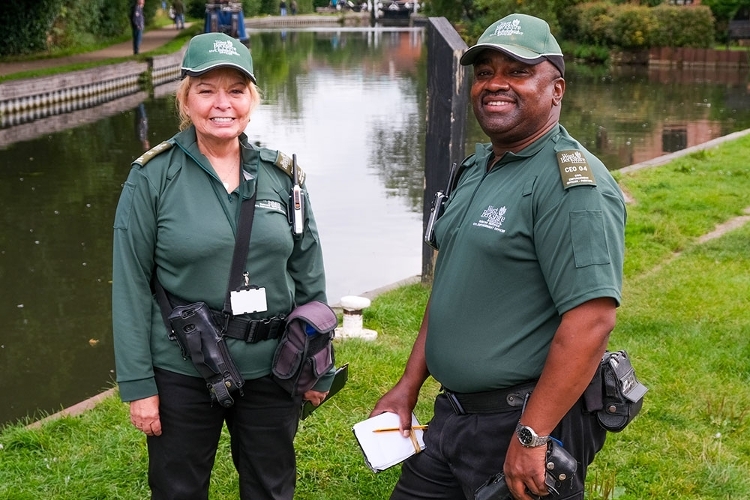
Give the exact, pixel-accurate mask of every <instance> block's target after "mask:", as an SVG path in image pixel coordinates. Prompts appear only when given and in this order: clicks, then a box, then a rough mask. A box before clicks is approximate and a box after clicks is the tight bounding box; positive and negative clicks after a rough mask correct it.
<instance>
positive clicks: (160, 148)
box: [133, 141, 173, 167]
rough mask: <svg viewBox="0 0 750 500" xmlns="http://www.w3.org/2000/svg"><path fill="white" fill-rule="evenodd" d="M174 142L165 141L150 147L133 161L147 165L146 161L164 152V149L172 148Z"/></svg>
mask: <svg viewBox="0 0 750 500" xmlns="http://www.w3.org/2000/svg"><path fill="white" fill-rule="evenodd" d="M172 146H173V144H172V142H171V141H164V142H162V143H161V144H158V145H156V146H154V147H153V148H151V149H149V150H148V151H146V152H145V153H143V154H142V155H141V156H139V157H138V158H136V159H135V161H134V162H133V163H137V164H139V165H140V166H142V167H143V166H145V165H146V163H148V162H149V161H151V159H152V158H154V157H155V156H157V155H159V154H160V153H163V152H164V151H167V150H168V149H172Z"/></svg>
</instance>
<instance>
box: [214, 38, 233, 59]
mask: <svg viewBox="0 0 750 500" xmlns="http://www.w3.org/2000/svg"><path fill="white" fill-rule="evenodd" d="M213 52H218V53H219V54H224V55H227V56H237V57H239V56H240V54H239V52H237V49H236V48H235V46H234V45H233V44H232V42H229V41H223V40H215V41H214V48H213V50H209V51H208V53H209V54H211V53H213Z"/></svg>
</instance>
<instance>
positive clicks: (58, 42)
mask: <svg viewBox="0 0 750 500" xmlns="http://www.w3.org/2000/svg"><path fill="white" fill-rule="evenodd" d="M133 3H134V0H2V7H1V8H0V28H2V30H3V37H2V38H0V55H4V56H5V55H21V54H36V53H45V52H50V51H55V50H57V51H60V50H66V49H74V48H76V47H85V46H87V45H92V44H94V43H97V42H100V41H108V40H113V39H116V38H118V37H122V36H123V35H125V34H127V33H130V21H129V18H130V16H129V12H130V10H131V8H132V6H133ZM158 3H159V2H157V1H150V2H146V6H145V17H146V19H151V18H152V17H153V15H154V13H155V12H156V9H157V8H158V5H157V4H158Z"/></svg>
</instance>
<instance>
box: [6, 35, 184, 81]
mask: <svg viewBox="0 0 750 500" xmlns="http://www.w3.org/2000/svg"><path fill="white" fill-rule="evenodd" d="M189 25H190V23H185V26H186V27H187V26H189ZM178 33H179V31H178V30H176V29H175V28H174V26H171V25H170V26H166V27H164V28H157V29H152V30H149V31H146V32H145V33H143V41H142V42H141V48H140V53H141V54H145V53H147V52H149V51H151V50H154V49H157V48H159V47H161V46H162V45H164V44H166V43H167V42H169V41H170V40H172V39H173V38H174V37H175V36H177V34H178ZM131 56H133V41H132V40H128V41H127V42H123V43H118V44H116V45H112V46H110V47H107V48H106V49H102V50H97V51H94V52H86V53H84V54H76V55H73V56H66V57H56V58H51V59H38V60H35V61H19V62H0V76H6V75H12V74H13V73H20V72H22V71H33V70H38V69H46V68H55V67H58V66H67V65H70V64H78V63H86V62H92V61H102V60H105V59H113V58H117V57H131Z"/></svg>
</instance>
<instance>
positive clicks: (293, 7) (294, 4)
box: [289, 0, 297, 16]
mask: <svg viewBox="0 0 750 500" xmlns="http://www.w3.org/2000/svg"><path fill="white" fill-rule="evenodd" d="M289 7H290V8H291V10H292V15H293V16H296V15H297V0H292V2H291V3H290V4H289Z"/></svg>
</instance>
